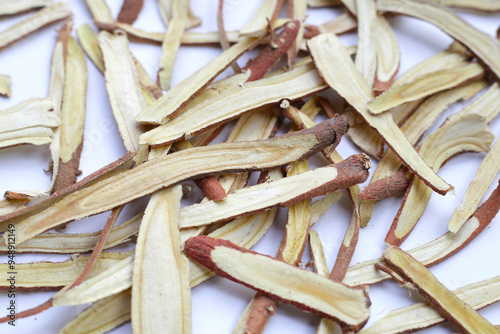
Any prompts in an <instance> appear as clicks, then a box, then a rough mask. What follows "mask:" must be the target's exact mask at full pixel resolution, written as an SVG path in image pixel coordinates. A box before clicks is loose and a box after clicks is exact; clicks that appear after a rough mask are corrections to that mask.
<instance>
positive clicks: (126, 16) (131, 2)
mask: <svg viewBox="0 0 500 334" xmlns="http://www.w3.org/2000/svg"><path fill="white" fill-rule="evenodd" d="M142 5H143V0H125V1H123V5H122V8H121V9H120V13H119V14H118V17H117V19H116V21H118V22H123V23H128V24H132V23H134V21H135V20H136V19H137V16H139V13H140V12H141V9H142Z"/></svg>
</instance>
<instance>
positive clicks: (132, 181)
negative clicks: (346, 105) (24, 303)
mask: <svg viewBox="0 0 500 334" xmlns="http://www.w3.org/2000/svg"><path fill="white" fill-rule="evenodd" d="M344 121H345V120H344ZM342 123H343V122H342V119H336V120H329V121H325V122H323V123H320V124H318V125H317V126H316V127H314V128H311V129H308V130H303V131H298V132H295V133H293V134H287V135H283V136H280V137H277V138H275V139H269V140H263V141H254V142H240V143H228V144H217V145H210V146H206V147H200V148H193V149H190V150H188V151H180V152H177V153H174V154H169V155H168V156H166V157H161V158H157V159H154V160H152V161H150V162H147V163H144V164H141V165H139V166H137V167H135V168H133V169H131V170H127V171H124V172H120V173H119V175H110V174H109V173H106V170H108V169H109V168H110V166H107V167H105V169H104V170H101V171H98V172H96V173H95V175H104V176H108V175H110V176H109V177H107V178H105V177H101V178H100V179H99V180H98V181H94V182H89V180H92V178H90V179H88V178H87V179H84V180H82V181H81V182H79V183H77V184H76V185H75V186H74V187H69V188H67V190H66V191H64V192H61V193H57V194H54V195H53V196H51V197H49V198H48V199H46V200H45V201H43V202H41V203H39V204H38V205H33V206H31V207H29V208H27V209H25V210H21V211H19V212H17V213H16V214H11V215H4V216H2V217H0V225H1V226H2V227H3V226H7V225H8V224H11V223H12V224H18V225H17V228H16V237H17V244H21V243H23V242H24V241H26V240H29V239H30V238H32V237H34V236H36V235H38V234H40V233H42V232H44V231H46V230H48V229H50V228H52V227H53V226H57V225H60V224H62V223H66V222H70V221H72V220H75V219H81V218H84V217H88V216H90V215H93V214H97V213H100V212H104V211H107V210H111V209H113V208H115V207H117V206H119V205H122V204H125V203H128V202H130V201H133V200H134V199H137V198H140V197H143V196H146V195H148V194H151V193H152V192H154V191H157V190H160V189H161V188H165V187H169V186H172V185H174V184H177V183H179V182H182V181H184V180H188V179H193V178H200V177H204V176H207V175H211V174H214V173H224V172H229V171H231V172H238V171H251V170H258V169H270V168H273V167H278V166H282V165H284V164H287V163H289V162H291V161H297V160H304V159H308V158H309V157H310V156H312V155H313V154H315V153H317V152H318V151H319V150H321V149H323V148H324V147H327V146H328V145H330V144H331V143H333V142H334V141H335V137H336V129H337V128H336V126H338V125H339V124H342ZM344 126H345V123H344ZM222 156H223V157H224V159H221V157H222ZM188 167H189V168H188ZM93 177H94V178H95V176H93ZM129 189H134V191H133V192H131V191H128V190H129ZM55 202H58V203H57V205H52V206H50V204H52V203H55ZM70 203H71V205H70Z"/></svg>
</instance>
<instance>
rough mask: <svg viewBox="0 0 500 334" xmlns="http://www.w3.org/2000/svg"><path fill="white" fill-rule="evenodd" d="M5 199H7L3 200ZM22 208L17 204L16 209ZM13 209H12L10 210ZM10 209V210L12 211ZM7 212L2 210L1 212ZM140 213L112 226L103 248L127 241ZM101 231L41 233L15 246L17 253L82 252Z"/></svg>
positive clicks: (90, 247)
mask: <svg viewBox="0 0 500 334" xmlns="http://www.w3.org/2000/svg"><path fill="white" fill-rule="evenodd" d="M5 201H7V200H5ZM9 201H13V202H21V203H23V202H25V201H22V200H9ZM21 208H23V206H19V208H18V209H21ZM12 211H14V210H12ZM12 211H11V212H12ZM5 213H8V212H6V211H2V214H5ZM142 214H143V213H139V214H137V215H135V216H134V217H132V218H131V219H129V220H127V221H126V222H124V223H122V224H120V225H118V226H115V227H113V229H112V230H111V233H110V234H109V237H108V240H107V241H106V244H105V246H104V249H108V248H111V247H115V246H117V245H119V244H122V243H125V242H128V241H130V240H131V238H132V237H133V236H134V235H137V233H138V231H139V225H140V223H141V219H142ZM100 234H101V231H98V232H92V233H43V234H40V235H39V236H37V237H35V238H33V239H31V240H28V241H26V242H25V243H23V244H22V245H18V246H17V247H16V252H17V253H60V254H72V253H84V252H89V251H91V250H93V249H94V247H95V245H96V243H97V240H98V239H99V235H100ZM7 250H8V248H7V246H6V245H0V252H2V253H6V252H7Z"/></svg>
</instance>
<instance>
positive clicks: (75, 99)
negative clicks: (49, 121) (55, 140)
mask: <svg viewBox="0 0 500 334" xmlns="http://www.w3.org/2000/svg"><path fill="white" fill-rule="evenodd" d="M86 109H87V60H86V59H85V54H84V53H83V50H82V49H81V48H80V46H79V45H78V43H77V41H76V40H75V39H74V38H73V37H71V36H70V37H69V38H68V42H67V52H66V65H65V83H64V93H63V100H62V105H61V125H60V126H59V169H58V172H57V174H56V175H55V182H54V187H53V188H52V192H55V191H59V190H61V189H64V188H66V187H69V186H70V185H72V184H74V183H76V177H77V175H79V174H80V173H81V172H80V168H79V167H80V155H81V153H82V148H83V130H84V126H85V113H86Z"/></svg>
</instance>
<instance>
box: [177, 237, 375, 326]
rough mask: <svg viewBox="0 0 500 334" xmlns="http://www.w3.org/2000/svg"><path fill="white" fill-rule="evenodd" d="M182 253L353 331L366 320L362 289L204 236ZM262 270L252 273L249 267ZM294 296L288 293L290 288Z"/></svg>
mask: <svg viewBox="0 0 500 334" xmlns="http://www.w3.org/2000/svg"><path fill="white" fill-rule="evenodd" d="M185 251H186V254H187V255H188V256H189V257H190V258H192V259H194V260H196V261H197V262H200V263H202V264H203V265H205V266H206V267H207V268H209V269H211V270H213V271H215V272H216V273H217V274H218V275H219V276H222V277H225V278H228V279H231V280H234V281H236V282H238V283H241V284H243V285H245V286H248V287H250V288H253V289H256V290H258V291H260V292H262V293H265V294H267V295H269V296H272V297H273V298H275V299H276V300H278V301H280V302H285V303H290V304H293V305H295V306H297V307H298V308H300V309H302V310H304V311H308V312H314V313H316V314H319V315H321V316H325V317H328V318H332V319H335V320H337V321H339V323H342V324H343V325H345V326H346V327H349V328H352V329H354V330H356V329H359V328H361V327H362V326H363V325H364V323H365V322H366V321H367V320H368V317H369V311H368V305H369V304H370V301H369V299H368V297H366V290H363V289H351V288H348V287H346V286H345V285H342V284H340V283H334V282H332V281H330V280H328V279H327V278H325V277H322V276H319V275H316V274H314V273H311V272H309V271H306V270H303V269H299V268H297V267H294V266H292V265H289V264H286V263H284V262H281V261H278V260H275V259H273V258H271V257H269V256H265V255H260V254H258V253H255V252H252V251H249V250H246V249H244V248H241V247H238V246H236V245H234V244H233V243H231V242H228V241H224V240H220V239H212V238H210V237H206V236H199V237H195V238H191V239H189V240H187V241H186V245H185ZM259 267H260V268H264V267H265V268H266V270H264V271H262V272H259V275H256V274H255V270H254V269H252V268H259ZM291 287H293V288H294V293H293V294H290V293H289V291H290V288H291Z"/></svg>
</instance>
